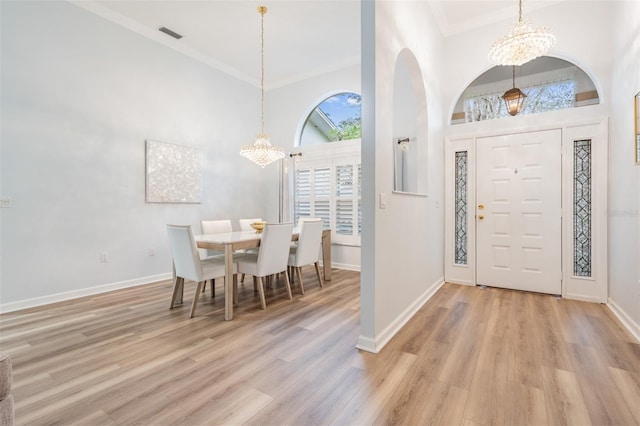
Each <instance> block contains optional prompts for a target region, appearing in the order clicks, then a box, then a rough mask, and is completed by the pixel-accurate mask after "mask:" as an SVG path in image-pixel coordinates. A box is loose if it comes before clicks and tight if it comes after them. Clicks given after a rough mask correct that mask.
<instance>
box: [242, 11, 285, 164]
mask: <svg viewBox="0 0 640 426" xmlns="http://www.w3.org/2000/svg"><path fill="white" fill-rule="evenodd" d="M258 13H260V15H261V16H260V133H259V134H258V135H256V141H255V142H254V143H253V144H251V145H244V146H243V147H242V148H240V155H241V156H243V157H245V158H247V159H248V160H250V161H252V162H254V163H256V164H257V165H259V166H260V167H264V166H266V165H268V164H271V163H273V162H274V161H277V160H280V159H282V158H284V150H283V149H282V148H280V147H279V146H275V145H271V142H269V136H268V135H267V134H266V133H265V132H264V14H265V13H267V8H266V6H258Z"/></svg>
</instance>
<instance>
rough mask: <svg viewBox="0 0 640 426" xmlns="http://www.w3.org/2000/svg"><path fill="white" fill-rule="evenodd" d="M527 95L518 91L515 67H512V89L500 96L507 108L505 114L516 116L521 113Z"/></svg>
mask: <svg viewBox="0 0 640 426" xmlns="http://www.w3.org/2000/svg"><path fill="white" fill-rule="evenodd" d="M526 97H527V95H525V94H524V93H522V91H521V90H520V89H518V88H517V87H516V67H515V66H514V67H513V89H509V90H507V91H506V92H504V95H502V99H504V104H505V106H506V107H507V112H508V113H509V115H517V114H518V113H519V112H520V111H522V107H523V106H524V98H526Z"/></svg>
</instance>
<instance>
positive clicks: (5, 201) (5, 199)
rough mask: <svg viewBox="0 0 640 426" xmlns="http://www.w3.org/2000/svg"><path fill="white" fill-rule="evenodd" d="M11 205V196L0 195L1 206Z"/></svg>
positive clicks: (7, 206)
mask: <svg viewBox="0 0 640 426" xmlns="http://www.w3.org/2000/svg"><path fill="white" fill-rule="evenodd" d="M9 207H11V197H0V208H5V209H6V208H9Z"/></svg>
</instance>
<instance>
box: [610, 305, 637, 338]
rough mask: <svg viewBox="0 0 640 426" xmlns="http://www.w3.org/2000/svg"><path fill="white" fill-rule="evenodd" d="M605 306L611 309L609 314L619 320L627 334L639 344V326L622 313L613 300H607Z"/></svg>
mask: <svg viewBox="0 0 640 426" xmlns="http://www.w3.org/2000/svg"><path fill="white" fill-rule="evenodd" d="M607 306H608V307H609V309H611V312H613V314H614V315H615V316H616V317H617V318H618V319H619V320H620V322H621V323H622V325H624V326H625V327H626V328H627V330H629V333H631V335H633V337H635V338H636V340H637V341H638V342H640V324H638V323H637V322H635V321H634V320H633V319H632V318H631V317H630V316H629V315H628V314H627V313H626V312H625V311H623V310H622V309H621V308H620V306H618V304H617V303H616V302H614V301H613V300H611V299H609V300H608V301H607Z"/></svg>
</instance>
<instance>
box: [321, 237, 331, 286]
mask: <svg viewBox="0 0 640 426" xmlns="http://www.w3.org/2000/svg"><path fill="white" fill-rule="evenodd" d="M322 270H323V272H324V280H325V281H331V231H329V232H323V233H322Z"/></svg>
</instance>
